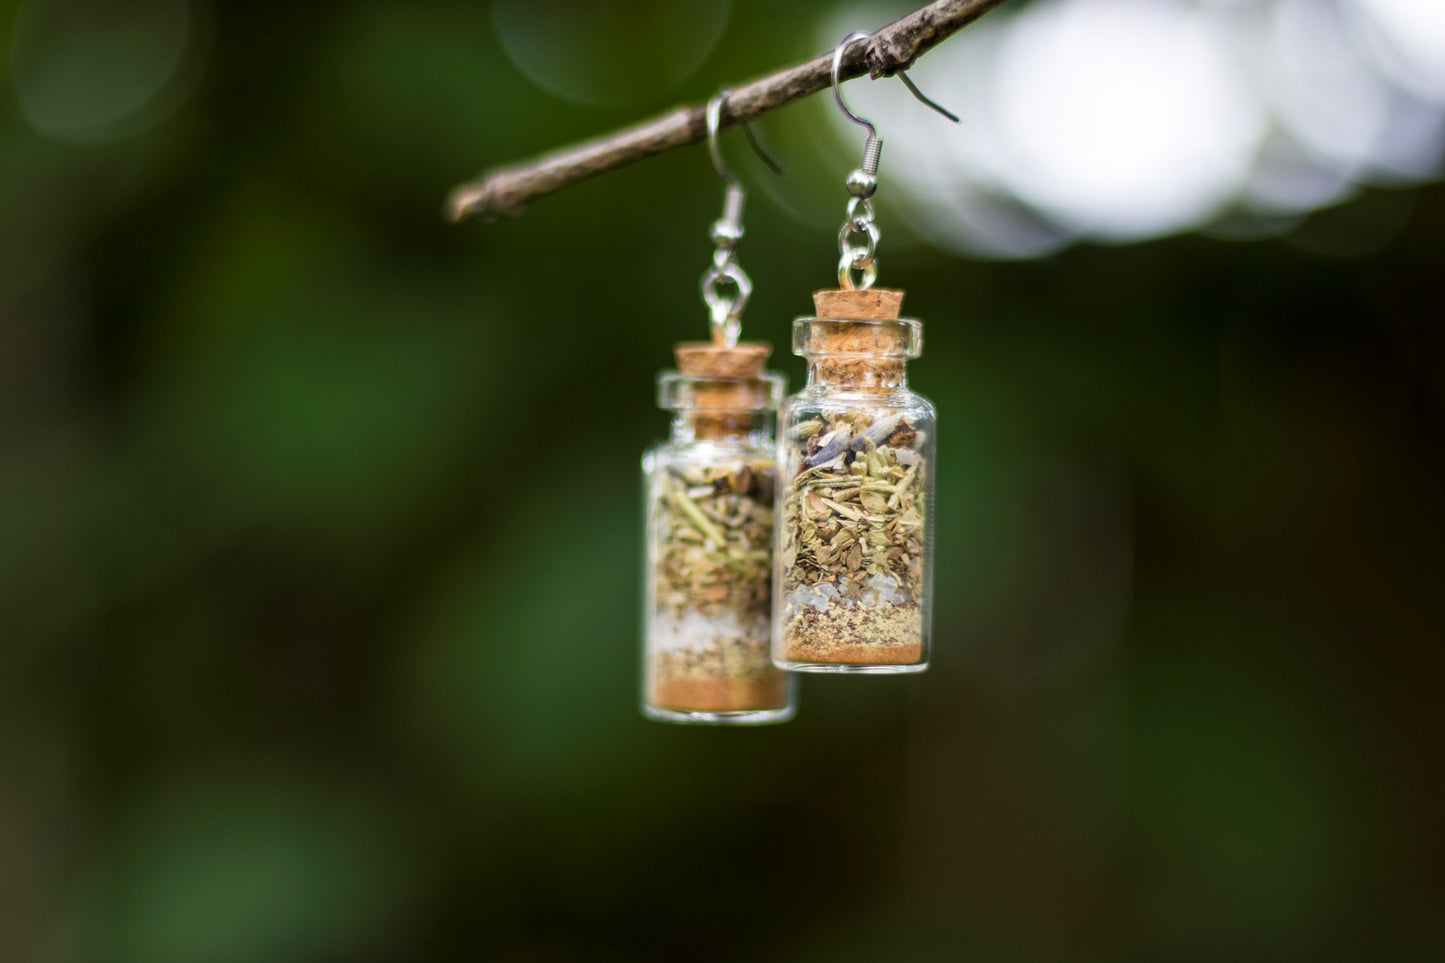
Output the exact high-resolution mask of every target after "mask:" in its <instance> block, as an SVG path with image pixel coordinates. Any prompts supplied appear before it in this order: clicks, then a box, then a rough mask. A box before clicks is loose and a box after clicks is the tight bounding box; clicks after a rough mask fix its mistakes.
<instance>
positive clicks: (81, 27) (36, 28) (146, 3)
mask: <svg viewBox="0 0 1445 963" xmlns="http://www.w3.org/2000/svg"><path fill="white" fill-rule="evenodd" d="M197 22H198V17H197V9H196V8H195V7H194V6H193V4H192V3H191V2H190V0H128V2H126V3H124V4H116V3H108V2H103V0H81V2H60V0H26V2H25V3H24V4H23V5H22V6H21V7H20V9H19V11H18V12H17V13H16V16H15V27H14V34H13V36H12V39H11V49H10V66H11V72H12V75H13V82H14V89H15V98H16V100H17V101H18V102H19V105H20V109H21V111H22V112H23V113H24V115H25V117H26V119H27V120H29V121H30V123H31V124H32V125H33V126H34V127H35V128H36V129H37V130H39V131H42V132H43V133H45V134H48V135H50V136H52V137H56V138H59V139H63V140H72V141H84V142H99V141H109V140H116V139H119V138H121V137H125V136H129V135H131V134H134V133H137V132H139V131H141V130H144V129H146V128H148V127H150V126H151V125H153V124H154V123H155V122H157V121H158V120H160V119H161V117H162V116H164V115H165V114H166V113H168V108H173V107H174V106H175V102H174V101H171V102H169V103H167V98H166V97H164V96H163V95H164V94H165V93H166V92H167V90H168V89H169V88H171V87H172V86H174V81H175V80H176V79H177V77H178V75H180V74H182V73H184V71H183V69H182V68H183V65H184V64H185V62H186V59H187V53H188V47H189V46H190V45H191V44H192V43H193V41H194V39H195V35H196V24H197Z"/></svg>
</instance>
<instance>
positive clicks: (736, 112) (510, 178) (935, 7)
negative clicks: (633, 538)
mask: <svg viewBox="0 0 1445 963" xmlns="http://www.w3.org/2000/svg"><path fill="white" fill-rule="evenodd" d="M1002 2H1003V0H938V2H936V3H930V4H929V5H928V6H926V7H923V8H921V9H918V10H915V11H913V12H912V13H910V14H908V15H907V16H904V17H900V18H899V19H897V20H895V21H893V22H892V23H890V24H889V25H888V26H886V27H883V28H882V29H880V30H878V31H876V32H875V33H874V34H873V36H872V37H871V38H869V40H868V42H867V43H859V44H856V45H854V46H853V47H851V48H850V49H849V50H848V53H847V56H845V57H844V58H843V64H842V68H841V70H840V71H839V77H840V78H841V79H843V80H850V79H852V78H854V77H860V76H862V75H863V74H864V73H867V74H869V75H870V76H872V77H873V78H875V79H876V78H878V77H888V76H891V75H893V74H895V73H897V72H898V71H900V70H906V69H908V68H909V67H911V66H912V65H913V61H914V60H916V59H917V58H918V57H919V55H920V54H922V53H923V52H924V51H927V50H929V49H930V48H932V47H933V46H935V45H936V44H938V43H939V42H940V41H942V40H944V39H945V38H947V37H948V36H949V35H951V34H952V33H954V32H955V31H957V30H960V29H962V28H963V27H966V26H967V25H968V24H970V23H972V22H973V21H975V20H977V19H978V18H979V17H981V16H983V15H984V14H985V13H988V11H990V10H992V9H993V8H994V7H996V6H998V5H999V4H1000V3H1002ZM832 58H833V55H832V52H831V51H830V52H828V53H826V54H823V55H822V56H820V57H815V58H813V59H812V60H810V61H808V62H807V63H805V64H800V65H798V66H796V67H788V68H785V69H783V70H779V71H776V72H775V73H771V74H768V75H767V76H766V77H760V78H758V79H757V80H752V81H749V82H748V83H745V84H741V85H739V86H737V87H736V88H735V89H734V90H733V93H732V94H731V95H730V96H729V97H728V99H727V102H726V103H725V104H723V109H722V117H721V126H722V127H731V126H732V125H733V124H736V123H740V122H742V121H748V120H752V119H753V118H754V117H757V116H758V115H760V114H765V113H767V112H768V111H770V110H776V109H777V108H779V107H782V106H785V105H787V104H791V103H792V102H793V101H795V100H800V99H802V98H803V97H806V96H808V95H809V94H815V93H817V92H818V91H820V90H823V89H825V88H827V87H828V86H829V84H830V82H831V80H830V75H829V71H830V67H831V66H832ZM706 133H707V120H706V106H705V105H701V104H699V105H697V106H692V107H677V108H674V109H673V110H670V111H668V112H667V113H665V114H662V115H661V116H658V117H654V118H652V119H651V120H646V121H643V122H642V123H640V124H635V125H633V126H631V127H627V128H624V129H622V130H620V131H616V132H615V133H611V134H607V135H605V136H603V137H598V138H595V139H593V140H589V141H584V142H583V143H581V144H576V145H574V146H572V147H566V148H563V149H561V150H557V151H553V152H551V153H548V154H543V155H542V156H540V157H537V158H534V159H532V160H529V161H526V162H524V163H521V164H515V165H512V166H510V167H499V168H496V169H494V170H491V171H488V172H486V173H485V174H483V175H482V176H481V177H480V178H478V179H477V180H475V181H470V182H468V183H466V184H462V185H460V186H458V187H457V188H455V189H454V190H453V191H452V192H451V195H450V196H449V197H448V198H447V204H446V210H447V216H448V217H449V218H450V219H451V220H452V221H464V220H467V219H469V218H474V217H475V218H482V219H485V220H492V219H495V218H497V217H499V216H506V217H515V216H517V215H518V214H521V213H522V209H523V208H524V207H525V206H526V205H527V203H528V202H529V201H531V200H533V199H535V198H538V197H542V196H543V195H545V194H551V193H552V192H553V191H560V190H561V189H562V188H564V187H570V186H571V185H573V184H576V183H577V182H579V181H583V180H586V179H587V178H589V177H595V176H596V175H598V174H602V173H606V172H607V171H610V170H616V169H617V168H619V167H622V166H624V165H626V164H631V163H632V162H633V161H638V160H641V159H642V158H644V157H651V156H652V155H654V154H660V153H662V152H663V151H665V150H671V149H672V148H674V147H683V146H685V145H687V144H693V143H696V142H698V141H700V140H702V139H703V137H704V136H706Z"/></svg>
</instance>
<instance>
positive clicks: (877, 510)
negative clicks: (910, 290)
mask: <svg viewBox="0 0 1445 963" xmlns="http://www.w3.org/2000/svg"><path fill="white" fill-rule="evenodd" d="M814 300H815V303H816V308H817V313H818V316H817V317H813V318H798V319H797V320H796V321H795V322H794V323H793V352H794V353H795V354H799V355H802V356H803V357H805V358H807V360H808V383H807V385H806V386H805V387H804V388H803V390H802V391H799V392H798V393H797V394H795V395H793V396H791V397H790V398H788V399H787V400H786V401H785V402H784V403H783V406H782V408H781V410H780V411H779V414H778V426H779V427H778V431H779V454H778V468H779V478H778V500H777V518H778V532H777V543H776V553H777V554H776V564H775V570H776V577H775V581H774V586H773V594H774V598H775V605H774V612H773V661H774V662H775V663H776V664H777V665H778V666H779V667H780V668H784V669H791V670H800V671H809V672H872V673H896V672H922V671H923V670H925V669H927V668H928V648H929V630H930V621H931V594H932V593H931V587H932V578H933V567H932V554H933V553H932V541H933V539H932V532H933V524H932V523H933V512H932V508H933V479H934V472H933V460H934V430H935V429H934V425H935V418H936V416H935V413H934V408H933V405H932V404H931V403H930V402H929V401H928V400H927V399H926V398H924V397H923V396H921V395H919V394H917V393H915V392H913V391H911V390H910V389H909V387H908V373H907V367H906V366H907V362H908V361H909V360H911V359H913V358H916V357H918V355H919V353H920V351H921V349H922V345H923V325H922V324H921V323H920V322H918V321H913V320H908V319H900V318H899V317H898V310H899V307H900V305H901V303H902V300H903V292H901V291H887V290H882V289H870V290H866V291H854V290H840V291H820V292H818V293H817V294H816V295H814Z"/></svg>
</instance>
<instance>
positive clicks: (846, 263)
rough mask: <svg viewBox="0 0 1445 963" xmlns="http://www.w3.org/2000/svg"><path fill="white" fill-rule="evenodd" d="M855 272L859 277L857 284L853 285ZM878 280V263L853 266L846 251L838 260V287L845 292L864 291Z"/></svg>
mask: <svg viewBox="0 0 1445 963" xmlns="http://www.w3.org/2000/svg"><path fill="white" fill-rule="evenodd" d="M854 270H857V271H858V272H859V273H860V275H861V277H860V278H859V283H857V284H855V283H853V272H854ZM876 280H878V262H877V261H873V260H870V261H868V263H866V264H861V265H858V264H854V263H853V260H852V258H851V257H850V256H849V252H848V251H844V252H843V256H842V257H840V258H839V259H838V287H840V288H842V289H843V290H845V291H866V290H868V289H869V288H871V287H872V286H873V282H874V281H876Z"/></svg>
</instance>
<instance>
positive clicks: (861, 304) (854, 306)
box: [813, 288, 903, 321]
mask: <svg viewBox="0 0 1445 963" xmlns="http://www.w3.org/2000/svg"><path fill="white" fill-rule="evenodd" d="M813 307H814V308H815V309H816V310H817V312H818V317H820V318H838V319H840V320H848V321H896V320H898V312H899V310H900V309H902V307H903V292H902V291H897V290H893V289H890V288H869V289H868V290H866V291H844V290H842V289H841V288H829V289H826V290H823V291H814V292H813Z"/></svg>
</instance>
